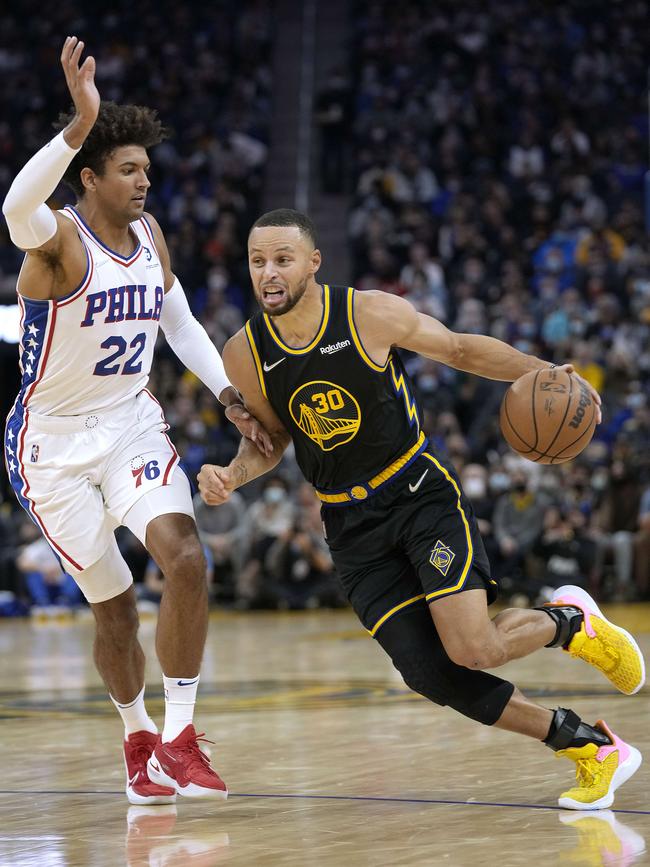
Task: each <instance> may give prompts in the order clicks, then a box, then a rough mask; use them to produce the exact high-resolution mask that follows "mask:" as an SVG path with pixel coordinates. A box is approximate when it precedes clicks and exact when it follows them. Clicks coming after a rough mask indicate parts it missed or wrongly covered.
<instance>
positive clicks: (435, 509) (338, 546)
mask: <svg viewBox="0 0 650 867" xmlns="http://www.w3.org/2000/svg"><path fill="white" fill-rule="evenodd" d="M322 517H323V528H324V530H325V538H326V540H327V543H328V545H329V548H330V551H331V554H332V558H333V560H334V565H335V566H336V570H337V572H338V575H339V578H340V580H341V583H342V584H343V588H344V590H345V593H346V595H347V597H348V599H349V601H350V603H351V605H352V607H353V608H354V610H355V612H356V613H357V615H358V617H359V619H360V620H361V622H362V623H363V625H364V626H365V628H366V629H367V630H368V631H369V632H370V634H371V635H373V636H374V635H375V633H376V632H377V630H378V629H379V628H380V627H381V626H382V625H383V624H384V623H385V622H386V620H388V618H389V617H391V616H392V615H393V614H395V613H396V612H398V611H401V610H402V609H403V608H405V607H406V606H408V605H412V604H417V603H420V604H422V603H425V602H426V603H428V602H431V601H433V600H435V599H439V598H441V597H443V596H449V595H451V594H452V593H460V592H462V591H463V590H470V589H475V588H483V589H485V590H486V592H487V595H488V601H489V602H493V601H494V600H495V599H496V597H497V593H498V587H497V582H496V581H495V580H494V579H492V577H491V575H490V564H489V561H488V558H487V554H486V552H485V546H484V545H483V541H482V539H481V536H480V534H479V531H478V527H477V526H476V520H475V518H474V513H473V511H472V506H471V503H470V502H469V500H468V499H467V498H466V497H465V495H464V494H463V492H462V489H461V486H460V482H459V480H458V477H457V476H456V473H455V471H454V470H453V468H452V467H451V466H450V465H449V464H448V463H446V462H443V461H442V460H441V459H440V458H438V457H436V456H435V455H434V454H433V452H432V451H430V450H427V451H424V452H423V453H422V454H421V455H420V456H419V457H418V458H417V459H416V460H415V461H414V462H413V463H412V464H411V465H410V466H409V467H408V469H407V470H406V471H405V472H403V473H402V474H401V475H399V476H397V478H396V479H395V480H391V481H389V482H387V483H386V484H385V485H382V486H381V488H380V489H379V490H378V491H377V492H376V493H375V494H374V495H373V496H371V497H369V498H368V499H366V500H362V501H360V502H352V503H349V504H348V503H346V504H343V505H339V506H330V505H324V506H323V508H322Z"/></svg>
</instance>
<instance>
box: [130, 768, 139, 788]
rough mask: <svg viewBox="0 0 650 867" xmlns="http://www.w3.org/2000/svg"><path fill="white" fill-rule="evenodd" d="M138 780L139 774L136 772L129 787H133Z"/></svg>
mask: <svg viewBox="0 0 650 867" xmlns="http://www.w3.org/2000/svg"><path fill="white" fill-rule="evenodd" d="M137 779H138V772H137V771H136V772H135V774H133V776H132V777H131V779H130V780H129V786H133V785H134V784H135V781H136V780H137Z"/></svg>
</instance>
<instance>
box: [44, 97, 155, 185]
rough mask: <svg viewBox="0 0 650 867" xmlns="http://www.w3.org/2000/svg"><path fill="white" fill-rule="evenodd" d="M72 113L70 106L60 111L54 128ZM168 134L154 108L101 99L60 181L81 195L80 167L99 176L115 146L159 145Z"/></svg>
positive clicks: (61, 127)
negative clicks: (97, 111)
mask: <svg viewBox="0 0 650 867" xmlns="http://www.w3.org/2000/svg"><path fill="white" fill-rule="evenodd" d="M74 116H75V111H74V109H73V110H72V111H70V112H67V113H62V114H60V115H59V119H58V121H57V122H56V123H55V124H54V128H55V129H57V130H62V129H65V127H66V126H67V125H68V124H69V123H70V121H71V120H72V119H73V118H74ZM168 136H169V130H168V129H167V128H166V127H164V126H163V125H162V123H161V121H160V120H158V116H157V112H156V111H155V109H152V108H147V107H146V106H143V105H117V104H116V103H115V102H107V101H104V100H102V102H101V103H100V106H99V114H98V115H97V120H96V121H95V125H94V126H93V128H92V129H91V131H90V133H89V135H88V138H87V139H86V141H85V142H84V143H83V146H82V148H81V150H80V151H79V153H78V154H77V155H76V156H75V158H74V159H73V160H72V162H71V163H70V165H69V166H68V170H67V171H66V173H65V174H64V176H63V180H64V181H65V183H66V184H68V186H69V187H70V188H71V189H72V190H73V191H74V192H75V193H76V195H77V196H79V197H81V196H83V194H84V186H83V184H82V182H81V177H80V174H81V170H82V169H84V168H89V169H92V170H93V172H95V174H96V175H100V176H101V175H102V174H103V173H104V167H105V163H106V160H107V159H108V158H109V157H110V155H111V154H112V153H113V151H114V150H115V149H116V148H119V147H123V146H124V145H141V147H143V148H150V147H153V146H154V145H157V144H160V142H161V141H163V140H164V139H166V138H168Z"/></svg>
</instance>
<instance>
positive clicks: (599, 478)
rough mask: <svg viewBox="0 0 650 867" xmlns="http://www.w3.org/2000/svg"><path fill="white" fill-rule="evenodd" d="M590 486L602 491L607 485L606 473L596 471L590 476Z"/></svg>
mask: <svg viewBox="0 0 650 867" xmlns="http://www.w3.org/2000/svg"><path fill="white" fill-rule="evenodd" d="M591 487H592V488H593V489H594V490H595V491H604V490H605V488H606V487H607V475H606V474H605V473H597V474H596V475H594V476H592V478H591Z"/></svg>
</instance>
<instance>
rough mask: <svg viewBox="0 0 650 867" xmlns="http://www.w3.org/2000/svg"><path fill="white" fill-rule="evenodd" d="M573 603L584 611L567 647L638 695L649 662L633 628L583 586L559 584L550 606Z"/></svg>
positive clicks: (624, 690)
mask: <svg viewBox="0 0 650 867" xmlns="http://www.w3.org/2000/svg"><path fill="white" fill-rule="evenodd" d="M554 605H573V606H575V607H576V608H579V609H580V610H581V611H582V613H583V614H584V621H583V623H582V625H581V626H580V630H579V631H578V632H576V634H575V635H574V636H573V638H572V639H571V641H570V643H569V646H568V647H565V650H566V651H567V652H568V653H570V654H571V656H575V657H576V659H582V660H584V661H585V662H587V663H589V665H593V666H594V668H597V669H598V670H599V671H600V672H602V673H603V674H604V675H605V677H606V678H607V679H608V680H609V681H610V682H611V683H612V684H613V685H614V686H615V687H616V689H618V690H620V691H621V692H623V693H625V695H634V693H636V692H638V691H639V690H640V689H641V687H642V686H643V684H644V683H645V662H644V659H643V654H642V653H641V650H640V648H639V645H638V644H637V643H636V641H635V640H634V639H633V638H632V636H631V635H630V633H629V632H627V631H626V630H625V629H623V628H622V627H620V626H616V625H615V624H614V623H611V622H610V621H609V620H608V619H607V618H606V617H605V615H604V614H603V612H602V611H601V610H600V608H599V607H598V606H597V605H596V603H595V601H594V600H593V599H592V598H591V596H590V595H589V594H588V593H587V592H586V591H585V590H583V589H582V588H581V587H575V586H573V585H571V584H567V585H566V586H564V587H559V588H558V589H557V590H556V591H555V593H553V596H552V597H551V601H550V602H548V603H547V606H549V607H552V606H554Z"/></svg>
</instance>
